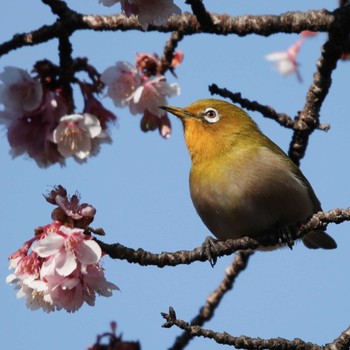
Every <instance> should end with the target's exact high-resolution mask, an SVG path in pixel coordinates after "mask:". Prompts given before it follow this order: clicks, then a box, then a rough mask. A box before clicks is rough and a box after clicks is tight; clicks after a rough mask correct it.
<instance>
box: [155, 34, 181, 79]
mask: <svg viewBox="0 0 350 350" xmlns="http://www.w3.org/2000/svg"><path fill="white" fill-rule="evenodd" d="M182 38H183V34H182V33H180V32H173V33H171V36H170V38H169V40H168V41H167V42H166V44H165V47H164V51H163V55H162V57H161V58H160V63H161V69H160V73H161V74H164V73H165V72H166V71H167V70H168V69H169V67H171V62H172V60H173V57H174V52H175V50H176V47H177V45H178V43H179V42H180V41H181V40H182Z"/></svg>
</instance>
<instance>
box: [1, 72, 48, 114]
mask: <svg viewBox="0 0 350 350" xmlns="http://www.w3.org/2000/svg"><path fill="white" fill-rule="evenodd" d="M0 79H1V80H2V81H3V84H1V85H0V103H2V104H3V105H4V106H5V108H7V109H10V110H15V111H25V112H32V111H34V110H35V109H37V108H38V107H39V105H40V104H41V101H42V98H43V89H42V86H41V83H40V81H39V80H37V79H34V78H32V77H31V76H30V75H29V74H28V73H27V72H26V71H25V70H23V69H20V68H16V67H5V68H4V72H3V73H1V74H0Z"/></svg>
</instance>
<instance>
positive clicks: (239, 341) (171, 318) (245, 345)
mask: <svg viewBox="0 0 350 350" xmlns="http://www.w3.org/2000/svg"><path fill="white" fill-rule="evenodd" d="M162 316H163V318H164V319H165V320H166V322H165V323H164V324H163V327H164V328H171V327H173V326H176V327H178V328H181V329H182V330H184V331H186V333H188V334H189V335H190V336H192V337H204V338H209V339H213V340H215V341H216V342H217V343H218V344H224V345H232V346H234V347H235V348H236V349H249V350H250V349H270V350H280V349H285V350H289V349H290V350H296V349H303V350H321V349H322V347H321V346H319V345H316V344H313V343H306V342H304V341H302V340H301V339H294V340H288V339H283V338H272V339H261V338H251V337H247V336H244V335H242V336H240V337H234V336H232V335H230V334H228V333H226V332H225V333H219V332H214V331H212V330H209V329H204V328H201V327H200V326H191V325H190V324H189V323H187V322H185V321H183V320H178V319H177V318H176V314H175V311H174V309H173V308H172V307H170V308H169V314H167V313H165V312H162Z"/></svg>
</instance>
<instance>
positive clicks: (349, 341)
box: [325, 327, 350, 350]
mask: <svg viewBox="0 0 350 350" xmlns="http://www.w3.org/2000/svg"><path fill="white" fill-rule="evenodd" d="M349 347H350V327H349V328H348V329H346V330H345V331H344V332H343V333H342V334H341V335H340V336H339V337H338V338H337V339H335V340H334V342H332V343H329V344H327V345H326V346H325V350H349Z"/></svg>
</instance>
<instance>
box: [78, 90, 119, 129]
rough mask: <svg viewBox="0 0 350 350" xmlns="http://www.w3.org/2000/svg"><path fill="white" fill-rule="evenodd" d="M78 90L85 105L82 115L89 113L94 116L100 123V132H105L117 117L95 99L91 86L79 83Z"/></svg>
mask: <svg viewBox="0 0 350 350" xmlns="http://www.w3.org/2000/svg"><path fill="white" fill-rule="evenodd" d="M80 89H81V92H82V94H83V96H84V103H85V105H84V110H83V113H89V114H92V115H94V116H96V117H97V119H98V120H99V122H100V125H101V128H102V130H106V129H107V128H108V124H109V123H110V122H114V121H116V120H117V117H116V116H115V115H114V114H113V113H112V112H111V111H109V110H108V109H106V108H105V107H104V106H103V105H102V103H101V102H100V101H99V100H97V99H96V98H95V96H94V94H93V90H92V87H91V85H88V84H83V83H81V84H80Z"/></svg>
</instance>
